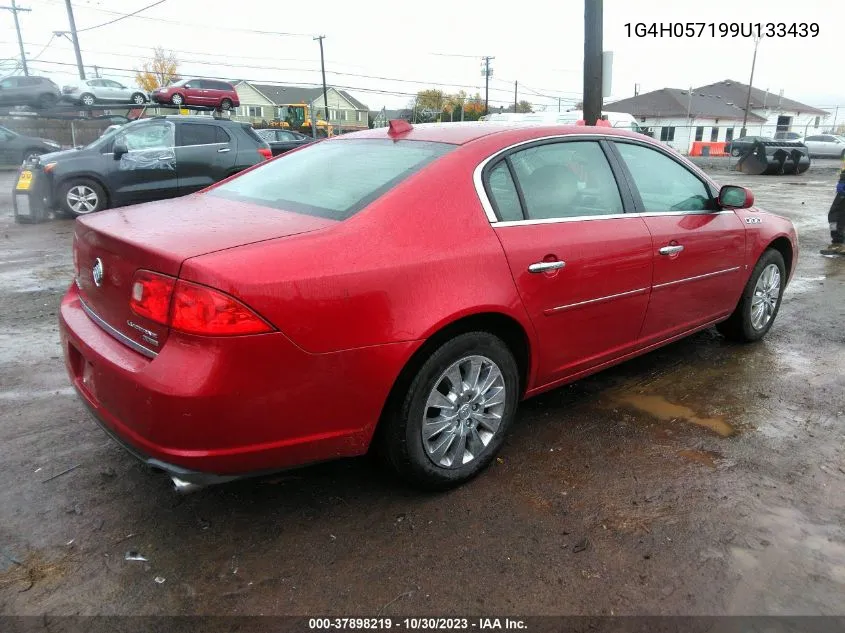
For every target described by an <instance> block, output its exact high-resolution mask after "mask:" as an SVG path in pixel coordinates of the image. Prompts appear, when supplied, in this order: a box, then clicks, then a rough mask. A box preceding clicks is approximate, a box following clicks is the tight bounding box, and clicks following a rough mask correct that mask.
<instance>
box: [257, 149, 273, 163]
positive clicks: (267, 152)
mask: <svg viewBox="0 0 845 633" xmlns="http://www.w3.org/2000/svg"><path fill="white" fill-rule="evenodd" d="M258 153H259V154H261V155H262V156H263V157H264V160H270V159H271V158H273V150H271V149H270V148H269V147H259V148H258Z"/></svg>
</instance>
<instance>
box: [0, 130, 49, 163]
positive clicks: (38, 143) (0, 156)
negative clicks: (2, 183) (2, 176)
mask: <svg viewBox="0 0 845 633" xmlns="http://www.w3.org/2000/svg"><path fill="white" fill-rule="evenodd" d="M61 147H62V146H61V145H59V144H58V143H56V142H55V141H51V140H50V139H46V138H37V137H34V136H24V135H23V134H18V133H17V132H13V131H12V130H9V129H7V128H5V127H0V165H15V166H17V165H20V164H21V163H22V162H24V161H26V160H32V159H34V158H36V157H38V156H41V155H42V154H47V153H49V152H55V151H56V150H59V149H61Z"/></svg>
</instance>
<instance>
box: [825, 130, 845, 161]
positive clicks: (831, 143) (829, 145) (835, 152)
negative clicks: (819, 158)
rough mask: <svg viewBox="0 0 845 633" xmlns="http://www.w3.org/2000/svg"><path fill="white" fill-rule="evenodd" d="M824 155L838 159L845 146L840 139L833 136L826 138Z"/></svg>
mask: <svg viewBox="0 0 845 633" xmlns="http://www.w3.org/2000/svg"><path fill="white" fill-rule="evenodd" d="M823 138H824V150H823V151H824V155H825V156H830V157H836V158H838V157H839V156H840V155H841V154H842V149H843V145H842V144H841V143H840V141H839V139H838V138H836V137H835V136H833V135H831V134H826V135H825V136H824V137H823Z"/></svg>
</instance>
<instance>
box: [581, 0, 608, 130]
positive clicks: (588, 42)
mask: <svg viewBox="0 0 845 633" xmlns="http://www.w3.org/2000/svg"><path fill="white" fill-rule="evenodd" d="M603 19H604V10H603V5H602V0H584V122H585V123H586V124H587V125H595V124H596V121H598V120H599V119H600V118H601V106H602V36H603V31H602V25H603V22H602V21H603Z"/></svg>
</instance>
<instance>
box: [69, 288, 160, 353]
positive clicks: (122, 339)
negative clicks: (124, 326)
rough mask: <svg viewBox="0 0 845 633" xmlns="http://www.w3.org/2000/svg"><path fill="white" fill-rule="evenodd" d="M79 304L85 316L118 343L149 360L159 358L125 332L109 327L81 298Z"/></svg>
mask: <svg viewBox="0 0 845 633" xmlns="http://www.w3.org/2000/svg"><path fill="white" fill-rule="evenodd" d="M79 304H80V305H81V306H82V309H83V310H85V314H87V315H88V316H89V317H91V320H92V321H93V322H94V323H96V324H97V325H99V326H100V327H101V328H103V329H104V330H105V331H106V333H108V334H111V335H112V336H113V337H114V338H116V339H117V340H118V341H120V342H121V343H123V344H124V345H126V346H128V347H131V348H132V349H134V350H135V351H136V352H138V353H139V354H143V355H144V356H146V357H147V358H155V357H156V356H158V353H157V352H154V351H153V350H151V349H147V348H146V347H144V346H143V345H141V344H140V343H136V342H135V341H133V340H132V339H131V338H129V337H128V336H126V335H125V334H124V333H123V332H121V331H119V330H116V329H115V328H113V327H112V326H111V325H109V324H108V323H106V322H105V321H103V319H102V318H100V316H99V315H98V314H97V313H96V312H94V311H93V310H92V309H91V308H89V307H88V305H87V304H86V303H85V302H84V301H83V300H82V298H81V297H80V299H79Z"/></svg>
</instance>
